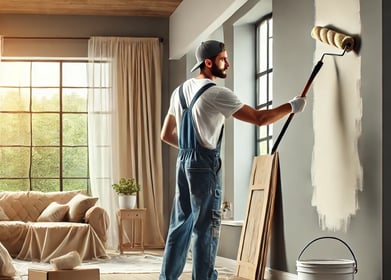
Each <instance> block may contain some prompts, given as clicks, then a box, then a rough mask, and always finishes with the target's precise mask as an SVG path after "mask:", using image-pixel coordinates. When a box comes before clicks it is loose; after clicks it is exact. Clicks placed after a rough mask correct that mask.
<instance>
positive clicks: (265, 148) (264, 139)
mask: <svg viewBox="0 0 391 280" xmlns="http://www.w3.org/2000/svg"><path fill="white" fill-rule="evenodd" d="M256 34H257V36H256V40H257V48H256V50H257V53H256V56H257V59H256V61H257V66H256V84H257V89H256V99H255V100H256V108H257V109H269V108H272V100H273V52H272V51H273V19H272V16H271V15H268V16H266V17H265V18H263V19H262V20H261V21H260V22H259V23H258V25H257V28H256ZM256 130H257V131H256V152H257V155H263V154H268V153H269V152H270V151H271V149H272V145H273V125H267V126H260V127H257V128H256Z"/></svg>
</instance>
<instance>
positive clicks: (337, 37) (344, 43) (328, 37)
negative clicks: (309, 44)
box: [311, 26, 354, 51]
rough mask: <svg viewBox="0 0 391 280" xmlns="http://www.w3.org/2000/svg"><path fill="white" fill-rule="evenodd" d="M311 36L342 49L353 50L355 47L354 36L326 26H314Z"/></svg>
mask: <svg viewBox="0 0 391 280" xmlns="http://www.w3.org/2000/svg"><path fill="white" fill-rule="evenodd" d="M311 36H312V37H313V38H314V39H316V40H319V41H321V42H323V43H325V44H329V45H332V46H334V47H337V48H340V49H346V51H351V50H352V49H353V47H354V39H353V37H351V36H349V35H346V34H343V33H339V32H336V31H334V30H332V29H329V28H326V27H321V26H315V27H314V28H312V31H311Z"/></svg>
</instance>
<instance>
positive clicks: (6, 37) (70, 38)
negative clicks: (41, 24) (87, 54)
mask: <svg viewBox="0 0 391 280" xmlns="http://www.w3.org/2000/svg"><path fill="white" fill-rule="evenodd" d="M91 37H94V36H91ZM91 37H34V36H32V37H25V36H20V37H18V36H3V39H5V40H7V39H12V40H31V39H32V40H89V39H91ZM100 37H104V36H100ZM107 37H109V36H107ZM110 37H125V36H110ZM127 37H128V36H127ZM130 38H131V37H130ZM137 38H143V37H137ZM145 38H159V41H160V42H163V41H164V40H163V38H161V37H145Z"/></svg>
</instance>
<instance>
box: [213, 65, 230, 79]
mask: <svg viewBox="0 0 391 280" xmlns="http://www.w3.org/2000/svg"><path fill="white" fill-rule="evenodd" d="M225 70H226V69H224V70H221V69H219V68H217V66H216V64H215V63H213V65H212V68H211V72H212V75H213V76H215V77H218V78H222V79H225V78H226V77H227V73H224V72H223V71H225Z"/></svg>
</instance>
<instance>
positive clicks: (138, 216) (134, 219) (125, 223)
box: [117, 208, 147, 254]
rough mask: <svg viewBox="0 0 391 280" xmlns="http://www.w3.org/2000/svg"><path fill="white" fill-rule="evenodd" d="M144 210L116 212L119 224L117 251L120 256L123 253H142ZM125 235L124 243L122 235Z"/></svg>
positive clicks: (120, 210) (123, 209) (121, 210)
mask: <svg viewBox="0 0 391 280" xmlns="http://www.w3.org/2000/svg"><path fill="white" fill-rule="evenodd" d="M146 210H147V209H146V208H135V209H125V208H121V209H119V210H118V213H117V215H118V222H119V250H120V252H121V254H123V252H124V251H142V252H144V223H145V213H146ZM125 233H126V234H127V237H128V240H127V242H125V240H124V234H125Z"/></svg>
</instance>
